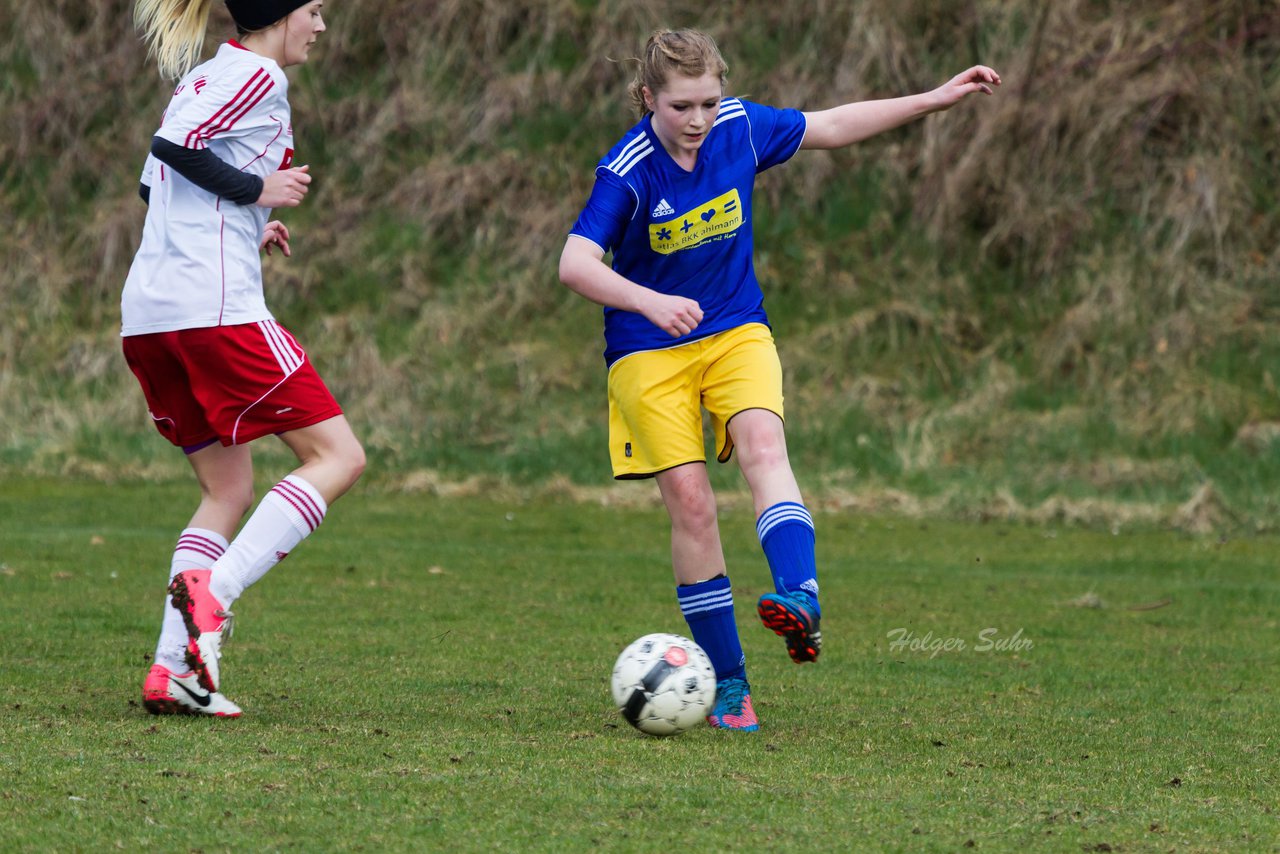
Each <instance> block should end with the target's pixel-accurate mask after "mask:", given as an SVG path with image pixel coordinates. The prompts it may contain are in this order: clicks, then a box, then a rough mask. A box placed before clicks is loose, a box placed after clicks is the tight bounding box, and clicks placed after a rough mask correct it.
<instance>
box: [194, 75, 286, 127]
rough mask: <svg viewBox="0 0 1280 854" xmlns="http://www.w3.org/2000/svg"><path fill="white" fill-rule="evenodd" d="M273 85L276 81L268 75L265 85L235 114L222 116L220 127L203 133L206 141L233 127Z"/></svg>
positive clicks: (265, 95)
mask: <svg viewBox="0 0 1280 854" xmlns="http://www.w3.org/2000/svg"><path fill="white" fill-rule="evenodd" d="M275 85H276V82H275V81H274V80H272V79H271V78H270V77H268V78H267V85H266V86H265V87H262V89H261V90H260V91H258V92H257V93H255V94H256V97H254V99H253V100H252V101H251V102H247V103H245V104H244V105H243V106H242V107H241V108H240V109H239V111H238V112H237V113H236V114H235V115H228V116H226V117H224V119H223V121H222V124H221V127H216V128H213V129H212V130H210V131H209V132H208V133H206V134H205V135H204V138H205V140H206V141H207V140H210V139H213V137H215V136H217V135H218V134H220V133H222V132H223V131H228V130H231V129H232V128H233V127H235V126H236V122H238V121H240V120H241V119H243V118H244V117H245V116H246V115H248V113H249V111H250V110H252V109H253V108H254V107H256V106H258V104H260V103H262V99H263V98H265V97H267V93H268V92H270V91H271V87H273V86H275Z"/></svg>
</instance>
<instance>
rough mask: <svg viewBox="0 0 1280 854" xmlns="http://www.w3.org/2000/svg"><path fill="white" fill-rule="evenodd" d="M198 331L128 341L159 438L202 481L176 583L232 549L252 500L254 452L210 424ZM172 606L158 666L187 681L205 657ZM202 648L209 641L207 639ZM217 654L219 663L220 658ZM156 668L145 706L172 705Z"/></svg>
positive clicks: (175, 567) (177, 554)
mask: <svg viewBox="0 0 1280 854" xmlns="http://www.w3.org/2000/svg"><path fill="white" fill-rule="evenodd" d="M197 334H201V335H203V334H205V333H204V332H203V331H199V332H198V333H197ZM192 335H193V333H192V332H190V331H177V332H162V333H154V334H148V335H137V336H128V337H126V338H124V339H123V349H124V354H125V359H126V361H127V362H128V364H129V368H130V369H131V370H132V371H133V373H134V375H135V376H136V377H137V379H138V382H139V385H141V387H142V391H143V394H144V396H145V397H146V400H147V407H148V409H149V411H150V414H151V418H152V422H153V423H154V425H155V427H156V429H157V430H159V432H160V433H161V435H163V436H164V437H165V438H166V439H168V440H169V442H171V443H172V444H173V445H175V446H177V447H180V448H182V450H183V451H184V452H185V453H186V454H187V459H188V460H189V461H190V462H191V464H192V467H193V469H194V471H195V473H196V477H197V480H198V481H199V483H200V491H201V500H200V505H199V507H198V508H197V510H196V512H195V515H194V516H192V518H191V521H190V522H189V523H188V524H187V527H186V529H185V530H184V531H183V532H182V534H181V536H180V537H179V538H178V542H177V545H176V546H175V548H174V552H173V558H172V561H171V563H170V570H169V582H170V586H172V585H173V584H174V583H175V582H177V581H178V579H179V578H181V577H182V576H183V574H184V573H188V572H201V571H203V572H204V573H207V572H208V569H207V567H209V566H211V565H212V564H213V563H214V562H215V561H216V560H217V559H218V558H219V557H220V556H221V555H222V554H223V553H224V552H225V551H226V548H227V540H228V538H229V537H230V536H231V534H232V533H233V532H234V531H235V529H236V526H237V525H238V524H239V523H240V519H241V518H242V517H243V516H244V514H245V512H246V510H247V509H248V507H249V505H250V503H251V502H252V500H253V465H252V461H251V459H250V456H249V449H248V448H247V447H224V446H222V445H221V444H219V441H218V436H219V432H218V430H217V429H216V428H215V427H214V426H213V425H212V424H211V423H210V421H209V418H208V413H207V409H206V401H205V399H203V398H202V397H201V395H200V394H199V393H197V391H196V387H197V386H198V384H199V383H198V380H199V377H198V373H197V372H193V360H192V359H191V358H190V357H189V354H188V352H187V350H188V347H189V345H190V342H191V340H192ZM208 361H213V362H217V361H218V360H201V359H197V360H195V364H197V365H198V364H203V363H204V362H208ZM173 605H174V601H173V598H172V597H171V596H170V597H169V598H168V599H167V600H166V606H165V612H164V618H163V621H162V624H161V630H160V638H159V640H158V642H157V644H156V657H155V664H156V665H157V667H159V668H160V669H161V670H163V671H164V672H165V673H172V674H179V679H181V678H185V676H184V674H188V673H189V672H191V671H193V668H192V667H191V666H190V664H188V659H189V658H191V657H192V655H193V651H194V654H195V655H196V656H197V657H198V656H199V652H198V649H199V645H198V643H197V641H196V640H195V639H193V638H191V637H190V636H189V628H190V627H189V626H188V624H187V620H186V619H184V618H185V617H187V616H189V615H187V614H185V613H184V612H183V611H182V610H180V609H179V608H176V607H172V606H173ZM204 646H205V647H206V648H210V646H211V645H210V643H209V642H208V641H206V643H205V644H204ZM215 646H216V645H215ZM212 652H216V650H211V653H212ZM211 657H212V658H214V659H215V660H216V655H211ZM156 672H157V671H156V668H154V667H153V668H152V671H151V672H150V673H149V674H148V677H147V680H146V683H145V684H144V688H143V695H144V703H145V702H146V701H147V698H148V697H150V698H151V703H150V704H148V708H149V709H151V708H152V707H153V706H154V707H155V709H159V708H161V706H162V705H164V706H165V707H167V704H168V701H166V700H164V695H165V694H166V693H169V692H170V689H171V688H173V686H172V685H169V684H168V683H166V684H164V685H161V684H160V682H158V681H157V679H158V677H156V676H155V674H156ZM205 681H206V682H208V683H210V684H211V685H213V684H216V664H215V675H214V678H213V679H212V680H210V679H209V678H208V676H207V675H206V676H205ZM173 684H177V683H173ZM192 684H194V683H192ZM158 686H159V687H158ZM161 689H163V690H161ZM173 690H178V689H176V688H173ZM205 690H206V691H207V690H212V689H210V688H206V689H205ZM182 696H185V695H182V694H180V695H179V700H180V699H181V697H182ZM197 705H199V704H197ZM201 708H203V706H202V707H201ZM153 711H154V709H153Z"/></svg>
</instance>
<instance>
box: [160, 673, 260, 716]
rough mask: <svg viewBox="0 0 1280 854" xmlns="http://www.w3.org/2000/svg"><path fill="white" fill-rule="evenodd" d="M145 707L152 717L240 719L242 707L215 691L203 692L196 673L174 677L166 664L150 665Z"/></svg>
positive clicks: (174, 674)
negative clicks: (195, 716)
mask: <svg viewBox="0 0 1280 854" xmlns="http://www.w3.org/2000/svg"><path fill="white" fill-rule="evenodd" d="M142 707H143V708H144V709H146V710H147V711H148V712H150V713H151V714H153V715H212V716H214V717H219V718H238V717H240V707H239V706H237V705H236V704H235V703H233V702H231V701H230V700H228V699H227V698H226V697H224V696H222V695H221V694H219V693H217V692H216V691H213V692H211V691H206V690H204V688H202V687H201V686H200V680H198V679H197V678H196V674H195V673H194V672H192V673H182V674H178V673H174V672H173V671H172V670H170V669H169V668H167V667H165V666H164V665H163V664H153V665H151V671H150V672H149V673H147V681H146V682H144V683H142Z"/></svg>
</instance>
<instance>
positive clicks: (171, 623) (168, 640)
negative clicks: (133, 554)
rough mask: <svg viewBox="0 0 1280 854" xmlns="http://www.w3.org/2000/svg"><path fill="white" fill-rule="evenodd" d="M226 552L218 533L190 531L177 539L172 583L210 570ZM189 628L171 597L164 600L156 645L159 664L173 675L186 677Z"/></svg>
mask: <svg viewBox="0 0 1280 854" xmlns="http://www.w3.org/2000/svg"><path fill="white" fill-rule="evenodd" d="M226 550H227V538H226V537H224V536H222V535H221V534H219V533H218V532H217V531H207V530H205V529H204V528H187V529H186V530H185V531H183V532H182V536H180V537H178V544H177V546H176V547H175V548H174V550H173V562H172V563H171V564H170V565H169V580H170V581H172V580H173V577H174V576H175V575H177V574H178V573H179V572H182V571H184V570H188V569H208V568H209V567H211V566H213V563H214V561H216V560H217V559H218V558H220V557H222V553H223V552H225V551H226ZM186 649H187V627H186V625H184V624H183V622H182V615H181V614H179V613H178V609H177V608H175V607H173V603H172V602H171V597H169V596H166V597H165V600H164V619H163V620H162V621H161V623H160V640H159V641H157V642H156V664H162V665H164V666H165V667H167V668H169V669H170V670H172V671H173V672H174V673H185V672H186V671H187V662H186V657H185V655H186Z"/></svg>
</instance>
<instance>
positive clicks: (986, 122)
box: [0, 0, 1280, 531]
mask: <svg viewBox="0 0 1280 854" xmlns="http://www.w3.org/2000/svg"><path fill="white" fill-rule="evenodd" d="M219 6H220V4H219ZM326 12H327V17H328V19H329V24H330V30H329V32H328V34H327V35H326V36H325V37H324V39H323V41H322V43H321V47H320V48H319V50H318V51H317V52H316V53H315V54H313V60H312V63H311V64H309V65H308V66H306V67H304V68H302V69H299V70H298V71H297V73H296V74H294V75H293V78H292V79H293V84H292V89H291V99H292V103H293V106H294V119H295V130H296V134H297V140H298V151H299V155H298V156H299V162H306V163H310V164H311V165H312V170H313V172H314V174H315V175H316V177H317V183H316V184H315V186H314V190H313V192H312V194H311V195H310V197H309V199H308V201H307V204H306V205H305V207H304V208H302V209H299V210H296V211H289V212H287V213H286V214H285V215H284V218H285V219H286V221H287V222H288V224H289V225H290V228H291V230H292V231H293V232H294V235H295V241H294V243H295V257H294V258H293V259H292V260H290V261H287V262H281V261H280V260H279V259H271V260H269V261H268V262H267V268H268V270H267V278H268V288H269V297H268V300H269V303H270V304H271V305H272V306H273V308H274V310H275V311H276V313H277V315H278V316H279V317H280V318H281V319H283V320H284V321H285V322H286V323H287V324H288V325H290V326H291V328H293V329H294V330H295V331H296V332H297V333H298V334H299V337H300V338H301V340H302V341H303V342H304V343H305V344H306V345H307V346H308V349H309V351H310V352H311V354H312V356H313V358H314V359H315V361H316V362H317V363H318V364H319V365H320V367H321V370H322V373H323V374H324V375H325V377H326V378H327V379H328V380H329V381H330V383H331V385H332V386H333V387H334V389H335V392H336V393H337V394H338V396H339V398H340V399H341V400H342V401H343V403H344V405H345V406H346V408H347V409H348V411H349V413H350V416H351V418H352V420H353V421H354V422H355V424H356V426H357V429H358V430H359V432H360V433H361V435H362V436H364V437H365V438H366V439H367V441H368V444H369V447H370V451H371V456H372V459H373V466H372V467H371V480H370V484H371V485H378V484H381V485H384V486H387V487H390V488H405V489H434V490H437V491H441V490H449V489H454V488H456V487H457V485H458V484H464V485H465V484H470V485H471V486H472V487H473V488H475V487H483V488H486V489H493V488H497V487H508V486H509V487H510V488H512V489H516V490H520V491H523V492H526V493H527V492H529V491H537V490H542V489H548V488H551V489H556V490H560V491H562V492H565V493H567V494H573V495H579V494H585V495H589V496H591V497H600V496H603V497H605V498H607V499H615V498H616V499H619V500H621V498H623V497H637V496H638V497H640V498H642V499H644V500H647V499H648V498H649V497H650V496H651V492H649V491H648V490H646V489H645V487H643V486H635V485H626V487H625V489H623V488H613V487H609V486H605V484H607V482H608V471H607V459H606V455H605V448H604V435H605V423H604V393H603V389H604V375H603V370H602V362H601V360H600V357H599V351H600V349H601V340H600V336H599V333H598V328H599V323H598V310H597V309H596V308H595V307H594V306H591V305H589V304H587V303H586V302H585V301H582V300H580V299H579V298H577V297H575V296H573V295H572V294H570V293H569V292H568V291H567V290H566V289H564V288H562V287H561V286H560V285H559V284H558V283H557V281H556V276H555V262H556V259H557V257H558V254H559V250H560V247H561V246H562V244H563V238H564V234H565V233H566V230H567V229H568V227H569V225H570V224H571V223H572V221H573V219H574V217H575V215H576V213H577V211H578V209H579V207H580V205H581V203H582V201H583V200H584V199H585V197H586V195H587V193H588V192H589V189H590V184H591V175H592V166H593V165H594V163H595V161H596V160H597V159H598V158H599V156H600V155H601V154H603V152H604V151H605V150H606V149H607V148H608V147H609V145H610V144H611V143H612V142H613V141H614V140H615V139H616V138H617V137H618V136H619V135H620V134H621V133H622V132H623V130H625V128H626V127H628V126H629V125H630V123H631V122H632V120H633V116H631V115H630V114H629V113H628V109H629V108H628V105H627V102H626V99H625V95H624V89H625V84H626V82H627V80H628V79H629V78H630V76H631V73H632V65H631V64H630V63H629V62H628V57H631V56H634V55H635V53H636V52H637V51H638V48H639V45H640V43H641V41H642V39H643V38H644V36H645V35H646V33H647V32H648V31H649V30H651V29H652V28H654V27H656V26H659V25H674V26H679V25H696V26H700V27H702V28H704V29H707V30H709V31H710V32H712V33H713V34H714V35H715V36H716V37H717V38H718V39H719V41H720V43H721V46H722V48H723V50H724V52H725V54H726V57H727V59H728V60H729V63H730V66H731V69H730V73H731V90H732V92H733V93H734V94H740V95H744V96H748V97H751V98H754V99H757V100H760V101H763V102H766V103H772V104H777V105H786V106H796V107H801V108H806V109H810V108H811V109H817V108H823V107H827V106H831V105H834V104H836V103H839V102H843V101H847V100H854V99H863V98H872V97H884V96H892V95H899V94H906V93H911V92H917V91H922V90H925V89H929V88H932V87H933V86H935V85H937V84H938V83H940V82H942V81H943V80H945V79H946V78H947V77H949V76H950V75H951V74H953V73H955V72H957V71H959V70H960V69H962V68H964V67H967V66H968V65H970V64H972V63H974V62H979V61H980V62H984V63H987V64H990V65H992V66H994V67H996V68H997V69H999V70H1000V72H1001V73H1002V75H1003V77H1004V80H1005V85H1004V87H1003V89H1002V90H1001V91H1000V92H999V93H998V94H997V96H996V97H994V98H990V99H974V100H972V101H971V102H969V103H966V104H964V105H962V106H960V107H958V108H957V109H955V110H952V111H951V112H949V113H947V114H945V115H942V116H934V117H930V118H929V119H927V120H925V121H923V122H920V123H917V124H915V125H913V126H911V127H909V128H905V129H901V130H898V131H895V132H892V133H889V134H886V135H884V136H882V137H880V138H877V139H875V140H873V141H870V142H867V143H865V144H862V145H859V146H856V147H854V148H852V149H849V150H845V151H841V152H835V153H830V154H825V153H812V152H810V153H805V154H802V155H801V156H799V157H797V158H796V159H795V160H794V161H793V162H792V163H790V164H788V165H787V166H785V167H783V168H781V169H778V170H775V171H774V172H771V173H768V174H767V175H766V176H765V177H764V178H763V179H762V181H761V185H760V201H761V204H760V208H759V210H760V213H759V221H758V223H757V244H758V246H759V256H758V259H757V260H758V268H759V271H760V273H761V275H762V278H763V280H764V282H765V284H766V295H767V305H768V308H769V310H770V312H771V316H772V318H773V320H774V324H775V328H776V331H777V333H778V336H779V339H780V343H781V350H782V356H783V360H784V364H785V366H786V368H787V383H788V407H789V436H790V441H791V445H792V455H793V458H794V461H795V463H796V465H797V469H798V470H799V472H800V475H801V478H802V481H803V482H804V483H805V485H806V486H807V488H808V489H809V491H810V493H811V494H812V495H813V497H814V500H815V501H818V500H820V501H821V502H823V503H825V504H826V505H828V506H832V507H860V508H867V507H872V508H880V509H889V510H894V511H896V512H903V513H920V514H949V515H953V516H965V517H971V518H991V517H1001V518H1016V519H1030V520H1036V519H1040V520H1067V521H1078V522H1085V523H1089V524H1098V525H1109V526H1112V527H1115V526H1122V525H1128V524H1138V523H1140V524H1152V523H1154V524H1172V525H1176V526H1179V527H1183V528H1186V529H1189V530H1197V531H1207V530H1218V529H1228V528H1236V529H1239V528H1244V529H1271V528H1274V527H1275V524H1276V522H1275V520H1276V510H1277V509H1278V508H1280V499H1277V489H1276V487H1277V486H1278V485H1280V448H1278V447H1277V443H1276V442H1275V441H1274V440H1275V438H1276V436H1277V435H1280V400H1277V394H1276V388H1275V380H1274V376H1273V366H1274V365H1276V364H1277V361H1276V357H1277V355H1280V336H1277V334H1276V333H1277V328H1278V326H1280V296H1278V295H1277V294H1278V293H1280V292H1278V291H1277V290H1276V288H1275V287H1274V284H1273V283H1274V281H1275V279H1276V276H1277V273H1278V272H1280V252H1278V251H1277V237H1280V220H1278V219H1277V215H1276V213H1277V203H1278V201H1280V200H1278V199H1277V192H1278V191H1277V183H1276V181H1275V180H1274V177H1275V174H1276V169H1277V165H1278V159H1280V106H1278V105H1280V13H1278V12H1277V8H1276V6H1275V5H1274V4H1273V3H1271V2H1268V0H1202V2H1190V1H1189V0H1188V1H1187V2H1167V0H1166V2H1157V1H1156V0H1139V2H1106V0H1064V2H1057V3H1052V4H1041V3H1031V2H1027V0H1020V2H1003V0H1001V2H996V0H968V2H955V3H947V4H939V3H934V2H924V0H864V2H856V3H837V2H825V0H816V2H811V3H802V4H783V3H765V2H745V0H744V2H714V3H708V4H701V8H699V9H698V10H696V12H695V11H691V10H690V9H689V7H688V6H687V4H677V3H674V2H669V0H655V2H647V3H624V2H614V0H600V2H583V0H538V2H529V1H528V0H503V1H502V2H498V1H497V0H470V1H469V2H461V0H440V2H432V3H420V2H410V0H378V2H374V0H341V2H333V3H331V4H329V6H328V7H327V9H326ZM218 21H219V22H220V24H221V25H225V26H223V27H222V28H219V27H215V30H217V31H218V36H219V37H221V36H223V35H226V34H228V33H229V25H226V19H225V17H224V16H223V13H222V11H221V9H220V8H219V10H218ZM212 43H213V40H212V39H211V43H210V48H212ZM144 59H145V58H144V51H143V49H142V48H141V46H140V44H139V43H138V41H137V40H136V37H135V36H134V34H133V31H132V29H131V22H130V4H129V3H128V2H126V0H49V2H46V3H39V4H17V5H16V6H15V8H14V9H12V10H11V11H10V12H9V13H7V14H6V15H5V16H2V17H0V111H3V114H4V116H5V117H6V121H5V122H4V128H3V130H2V131H0V253H2V256H3V274H2V275H0V300H2V301H3V305H4V308H5V310H4V321H3V324H2V325H0V471H4V472H7V473H9V474H10V475H14V474H28V475H30V474H44V475H47V474H63V475H66V474H71V475H86V476H93V477H110V478H135V477H148V478H164V477H168V476H172V475H178V474H180V473H181V472H182V463H181V461H180V460H177V459H175V458H174V457H175V455H174V454H173V453H172V452H171V451H170V450H169V449H168V447H167V446H166V445H165V443H163V442H162V441H161V440H159V439H158V438H157V437H155V436H153V435H151V428H150V426H149V424H148V423H147V420H146V418H145V412H144V407H143V402H142V399H141V396H140V394H139V393H138V392H137V390H136V388H135V386H134V382H133V379H132V377H131V376H130V375H129V374H128V371H127V369H126V368H125V366H124V363H123V360H122V358H121V357H120V356H119V352H118V347H119V344H118V340H117V330H118V321H119V318H118V298H119V290H120V286H121V283H122V282H123V280H124V276H125V273H126V271H127V269H128V264H129V262H130V259H131V256H132V253H133V250H134V248H135V247H136V245H137V241H138V238H139V234H140V228H141V222H142V216H143V207H142V203H141V202H140V201H139V200H138V198H137V196H136V188H137V175H138V172H139V169H140V167H141V162H142V156H143V152H144V151H145V148H146V145H147V140H148V139H149V137H150V135H151V133H152V131H153V130H154V128H155V126H156V125H157V123H158V119H159V116H160V113H161V110H162V109H163V106H164V104H165V102H166V100H167V96H168V92H169V89H170V87H169V85H168V84H167V83H164V82H162V81H161V80H159V78H158V76H157V74H156V73H155V71H154V68H153V66H151V65H148V64H147V63H145V61H144ZM717 477H718V478H719V479H720V480H721V481H722V482H723V483H724V484H726V485H727V484H731V483H736V481H735V480H734V479H733V473H732V472H719V473H718V474H717ZM546 484H550V486H549V487H548V486H547V485H546Z"/></svg>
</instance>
